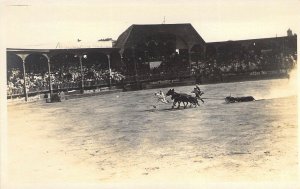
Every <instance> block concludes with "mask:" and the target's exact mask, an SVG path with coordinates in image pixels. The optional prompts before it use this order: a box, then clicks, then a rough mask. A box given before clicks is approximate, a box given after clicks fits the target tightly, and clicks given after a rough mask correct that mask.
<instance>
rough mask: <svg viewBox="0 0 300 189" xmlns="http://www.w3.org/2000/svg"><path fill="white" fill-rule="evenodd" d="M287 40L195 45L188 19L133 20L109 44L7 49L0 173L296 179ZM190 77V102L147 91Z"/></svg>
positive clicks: (103, 179)
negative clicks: (230, 99)
mask: <svg viewBox="0 0 300 189" xmlns="http://www.w3.org/2000/svg"><path fill="white" fill-rule="evenodd" d="M183 31H185V32H187V33H184V32H183ZM296 38H297V35H290V36H284V37H278V38H277V37H276V38H266V39H252V40H241V41H228V42H219V43H205V41H204V40H203V39H202V38H201V37H200V35H199V34H198V33H197V32H196V30H195V29H194V28H193V27H192V25H191V24H164V25H132V26H130V27H129V28H128V29H127V30H126V31H124V32H123V33H122V34H121V35H120V37H119V38H118V40H117V41H115V42H114V46H113V47H111V48H77V49H7V57H8V59H7V60H8V61H7V64H8V66H7V68H8V70H7V72H8V74H7V77H8V78H7V81H8V87H7V88H8V89H7V100H8V108H7V109H8V125H9V127H8V154H7V161H8V164H7V172H8V174H7V179H8V180H14V182H13V185H16V186H18V185H20V186H21V185H22V184H24V183H25V185H26V184H32V183H36V184H45V183H49V182H52V183H53V182H54V183H65V182H76V183H102V184H108V183H116V182H118V183H129V182H132V181H133V180H138V181H139V182H145V183H147V182H151V183H155V182H166V181H172V182H175V183H176V181H178V182H189V181H197V182H198V181H199V182H215V181H221V182H225V181H229V180H230V181H240V182H252V181H261V182H262V181H264V182H271V181H276V182H280V181H292V182H294V181H296V180H297V179H298V176H299V175H298V168H297V165H298V157H297V155H298V152H297V145H295V144H296V143H297V91H296V88H297V83H296V71H295V70H296V67H297V53H296V51H297V47H296V44H295V41H297V39H296ZM236 49H240V51H236ZM230 50H232V52H234V53H232V52H229V51H230ZM233 54H234V55H233ZM49 76H50V77H49ZM195 84H198V86H200V88H201V90H202V91H203V92H204V94H203V96H202V98H203V99H204V101H205V102H204V103H202V102H201V101H200V103H199V104H200V106H198V107H196V108H194V107H187V108H183V107H180V108H179V109H177V108H174V109H172V108H171V106H172V103H171V102H172V99H171V98H170V97H169V96H167V100H169V101H170V103H166V104H164V103H160V102H157V99H156V97H155V96H154V94H155V93H156V92H158V91H159V90H161V91H162V92H164V93H165V94H166V93H167V91H168V90H169V89H171V88H174V89H175V91H177V92H180V93H187V94H189V95H191V96H193V95H194V94H193V93H191V91H192V90H193V88H194V87H195ZM62 92H63V93H64V95H65V97H66V99H67V100H62V101H61V102H54V98H52V97H53V96H55V95H58V96H59V95H60V94H61V93H62ZM249 95H250V96H253V97H255V99H256V101H253V102H244V103H229V104H227V103H225V101H224V98H225V97H226V96H237V97H238V96H249ZM25 101H27V102H25ZM46 101H47V102H46ZM49 102H52V103H49Z"/></svg>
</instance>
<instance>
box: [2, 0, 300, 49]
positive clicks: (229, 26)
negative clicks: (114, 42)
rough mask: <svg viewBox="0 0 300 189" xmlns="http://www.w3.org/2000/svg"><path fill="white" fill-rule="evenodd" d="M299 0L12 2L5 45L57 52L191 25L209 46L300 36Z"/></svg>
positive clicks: (6, 13)
mask: <svg viewBox="0 0 300 189" xmlns="http://www.w3.org/2000/svg"><path fill="white" fill-rule="evenodd" d="M299 7H300V0H272V1H271V0H264V1H261V0H226V1H225V0H201V1H200V0H198V1H196V0H189V1H179V0H173V1H168V0H161V1H158V0H144V1H143V2H140V1H138V0H114V1H113V0H111V1H108V0H106V1H102V0H97V1H96V0H85V1H83V0H55V1H54V0H53V1H50V0H44V1H42V2H41V1H38V0H9V1H3V2H2V8H3V10H4V11H1V16H4V17H3V18H4V19H5V20H4V21H5V23H4V25H5V27H4V28H5V32H6V33H5V41H6V42H5V43H6V46H7V47H13V48H54V47H55V46H56V44H57V43H58V42H60V43H62V44H67V43H76V41H77V39H78V38H79V39H81V40H82V41H85V42H88V43H95V42H97V40H98V39H101V38H108V37H109V38H113V39H117V38H118V36H119V35H120V34H121V33H122V32H123V31H124V30H126V29H127V28H128V27H129V26H130V25H132V24H161V23H162V22H163V20H164V17H165V22H166V24H173V23H191V24H192V25H193V26H194V28H195V29H196V30H197V31H198V33H199V34H200V35H201V36H202V38H203V39H204V40H205V41H206V42H212V41H226V40H240V39H252V38H264V37H275V36H276V35H277V36H284V35H286V30H287V29H288V28H291V29H292V30H293V32H295V33H298V34H299V20H300V14H299V12H300V11H299Z"/></svg>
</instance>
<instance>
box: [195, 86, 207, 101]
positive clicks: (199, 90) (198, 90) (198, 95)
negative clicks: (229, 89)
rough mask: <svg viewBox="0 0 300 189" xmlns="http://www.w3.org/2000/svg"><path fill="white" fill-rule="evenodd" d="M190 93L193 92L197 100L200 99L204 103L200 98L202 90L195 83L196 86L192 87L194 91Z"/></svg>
mask: <svg viewBox="0 0 300 189" xmlns="http://www.w3.org/2000/svg"><path fill="white" fill-rule="evenodd" d="M192 93H195V95H196V98H198V99H199V100H201V101H202V102H203V103H204V100H203V99H202V98H201V96H202V95H203V94H204V92H203V91H201V89H200V87H199V86H198V85H196V87H195V88H194V91H193V92H192Z"/></svg>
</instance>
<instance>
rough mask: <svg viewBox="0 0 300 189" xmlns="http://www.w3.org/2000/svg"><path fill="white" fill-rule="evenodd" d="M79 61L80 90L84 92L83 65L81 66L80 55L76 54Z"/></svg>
mask: <svg viewBox="0 0 300 189" xmlns="http://www.w3.org/2000/svg"><path fill="white" fill-rule="evenodd" d="M78 57H79V63H80V75H81V89H80V92H81V93H84V74H83V67H82V55H78Z"/></svg>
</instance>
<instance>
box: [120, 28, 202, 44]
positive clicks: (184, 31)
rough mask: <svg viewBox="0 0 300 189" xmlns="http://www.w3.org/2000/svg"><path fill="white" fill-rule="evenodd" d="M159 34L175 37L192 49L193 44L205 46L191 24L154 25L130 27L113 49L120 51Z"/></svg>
mask: <svg viewBox="0 0 300 189" xmlns="http://www.w3.org/2000/svg"><path fill="white" fill-rule="evenodd" d="M159 33H164V34H168V33H169V34H173V35H176V37H180V38H181V39H183V40H184V41H185V42H186V43H187V45H188V46H189V48H192V47H193V46H194V45H195V44H202V45H205V41H204V40H203V39H202V37H201V36H200V35H199V34H198V33H197V31H196V30H195V29H194V27H193V26H192V25H191V24H155V25H131V26H130V27H129V28H128V29H127V30H125V31H124V32H123V33H122V34H121V35H120V36H119V37H118V39H117V41H116V44H115V47H116V48H120V49H126V48H130V47H132V46H134V45H136V44H137V43H138V42H140V41H142V40H144V39H145V38H146V37H148V36H151V35H155V34H159Z"/></svg>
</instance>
